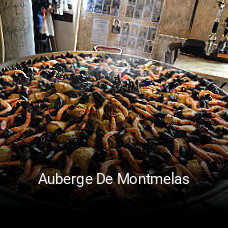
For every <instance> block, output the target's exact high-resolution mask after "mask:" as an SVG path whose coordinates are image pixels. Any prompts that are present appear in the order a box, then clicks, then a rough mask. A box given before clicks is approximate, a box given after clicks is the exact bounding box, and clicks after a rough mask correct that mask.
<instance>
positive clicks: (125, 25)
mask: <svg viewBox="0 0 228 228" xmlns="http://www.w3.org/2000/svg"><path fill="white" fill-rule="evenodd" d="M129 32H130V23H128V22H124V23H123V26H122V29H121V33H122V34H124V35H129Z"/></svg>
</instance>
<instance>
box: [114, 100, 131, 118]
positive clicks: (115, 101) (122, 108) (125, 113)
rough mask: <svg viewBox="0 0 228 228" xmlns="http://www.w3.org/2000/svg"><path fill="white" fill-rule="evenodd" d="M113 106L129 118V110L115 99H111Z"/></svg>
mask: <svg viewBox="0 0 228 228" xmlns="http://www.w3.org/2000/svg"><path fill="white" fill-rule="evenodd" d="M111 102H112V104H114V105H115V106H116V107H117V108H119V109H120V110H121V111H122V113H123V114H124V116H125V117H127V116H128V110H127V109H126V108H125V107H124V106H123V105H122V104H121V102H119V101H118V100H117V99H115V98H111Z"/></svg>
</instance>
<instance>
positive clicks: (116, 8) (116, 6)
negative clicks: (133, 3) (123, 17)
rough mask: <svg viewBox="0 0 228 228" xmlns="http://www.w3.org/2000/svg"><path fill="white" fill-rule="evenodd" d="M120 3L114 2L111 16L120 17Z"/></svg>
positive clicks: (115, 0)
mask: <svg viewBox="0 0 228 228" xmlns="http://www.w3.org/2000/svg"><path fill="white" fill-rule="evenodd" d="M120 1H121V0H113V1H112V5H111V10H110V14H111V15H112V16H119V10H120Z"/></svg>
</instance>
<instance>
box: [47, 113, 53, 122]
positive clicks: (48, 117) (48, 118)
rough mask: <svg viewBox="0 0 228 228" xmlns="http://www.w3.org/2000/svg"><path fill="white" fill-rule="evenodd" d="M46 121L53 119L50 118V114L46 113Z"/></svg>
mask: <svg viewBox="0 0 228 228" xmlns="http://www.w3.org/2000/svg"><path fill="white" fill-rule="evenodd" d="M46 121H47V123H49V122H51V121H53V119H52V117H51V115H50V114H47V115H46Z"/></svg>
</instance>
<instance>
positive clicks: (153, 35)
mask: <svg viewBox="0 0 228 228" xmlns="http://www.w3.org/2000/svg"><path fill="white" fill-rule="evenodd" d="M156 34H157V28H153V27H149V30H148V36H147V39H148V40H152V41H153V40H155V38H156Z"/></svg>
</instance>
